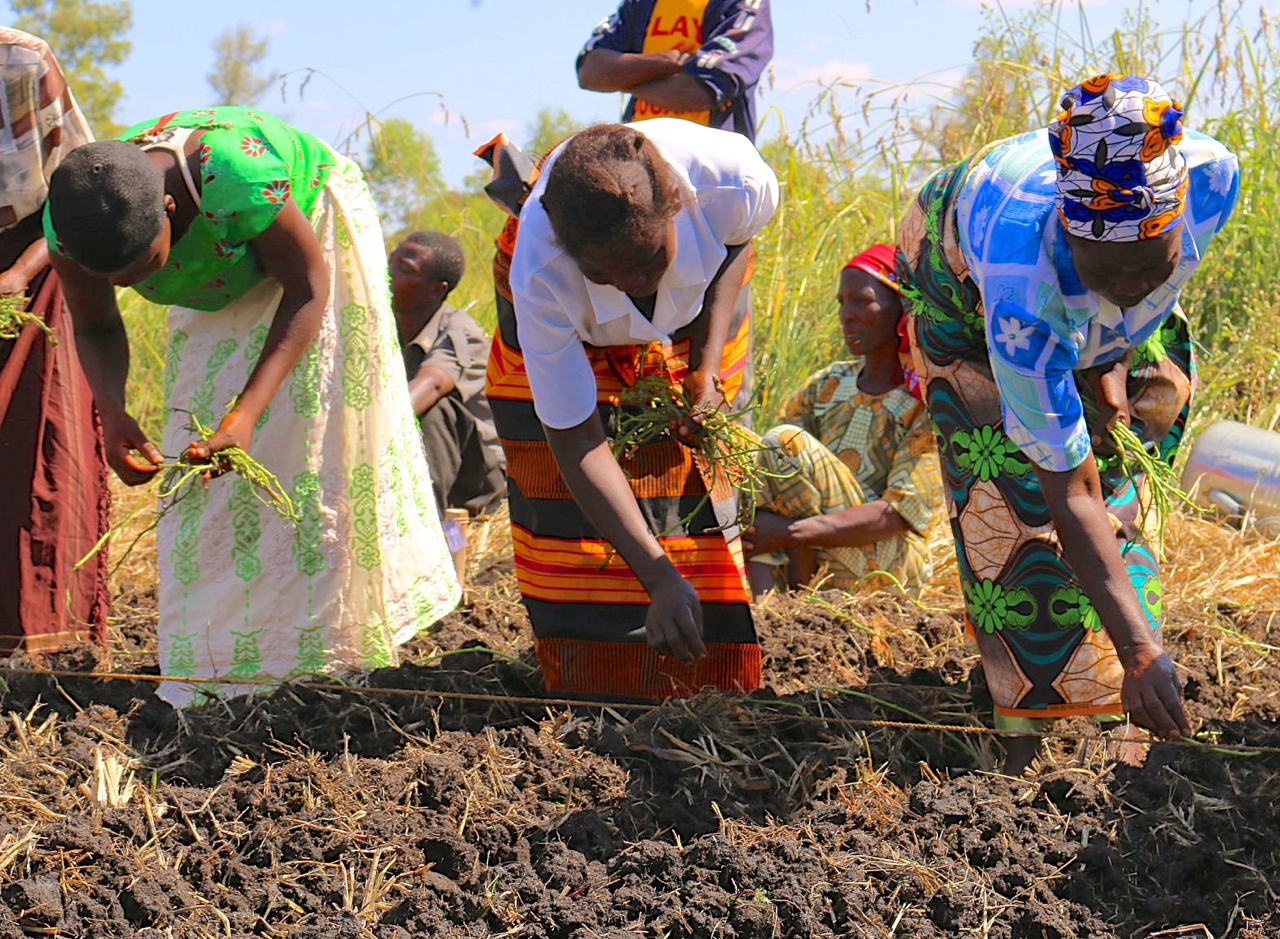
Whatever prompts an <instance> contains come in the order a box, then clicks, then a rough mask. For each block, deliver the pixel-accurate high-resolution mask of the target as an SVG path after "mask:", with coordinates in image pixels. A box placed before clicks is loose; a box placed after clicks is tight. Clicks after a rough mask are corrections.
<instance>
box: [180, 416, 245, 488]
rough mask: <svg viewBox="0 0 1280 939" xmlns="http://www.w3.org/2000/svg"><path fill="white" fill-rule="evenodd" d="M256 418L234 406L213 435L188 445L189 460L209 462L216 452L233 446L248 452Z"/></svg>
mask: <svg viewBox="0 0 1280 939" xmlns="http://www.w3.org/2000/svg"><path fill="white" fill-rule="evenodd" d="M255 423H256V418H255V417H253V416H252V415H249V414H246V413H245V412H244V411H242V410H240V409H239V408H232V409H231V410H230V411H228V412H227V413H226V414H225V415H224V416H223V418H222V422H221V423H220V424H218V429H217V430H216V431H214V433H213V435H212V436H210V437H209V438H208V439H207V440H206V439H196V440H193V441H191V443H190V445H189V446H188V447H187V460H188V462H190V463H209V462H216V461H214V454H215V453H218V452H220V451H222V450H227V449H229V448H231V447H237V448H239V449H240V450H243V451H245V452H246V453H247V452H248V450H249V441H250V439H251V438H252V437H253V425H254V424H255ZM226 471H227V469H226V468H223V467H219V468H218V469H217V470H215V471H214V473H213V475H215V476H218V475H221V474H222V473H224V472H226Z"/></svg>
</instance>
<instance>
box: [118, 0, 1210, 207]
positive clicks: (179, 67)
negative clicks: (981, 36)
mask: <svg viewBox="0 0 1280 939" xmlns="http://www.w3.org/2000/svg"><path fill="white" fill-rule="evenodd" d="M614 2H616V0H550V2H543V3H531V2H527V0H519V2H518V0H415V2H408V0H354V2H353V0H221V2H219V3H216V4H214V3H206V4H199V5H196V4H190V5H188V4H182V3H173V2H171V0H170V2H164V3H162V2H160V0H133V10H134V27H133V30H132V32H131V34H130V38H131V39H132V40H133V53H132V55H131V56H130V58H129V60H128V62H127V63H125V64H124V65H123V66H121V67H119V68H117V69H115V70H114V74H115V75H116V76H117V77H118V78H119V79H120V80H121V81H122V82H123V83H124V86H125V88H126V91H127V96H126V98H125V99H124V101H123V103H122V106H121V108H120V110H119V112H118V115H117V116H118V119H120V120H121V121H123V122H124V123H126V124H128V123H132V122H134V121H137V120H143V119H146V118H149V117H152V116H155V115H158V114H163V113H164V112H166V111H172V110H175V109H178V108H186V107H199V106H201V105H205V104H208V103H209V102H210V98H211V94H212V92H211V91H210V89H209V86H208V84H207V82H206V80H205V76H206V74H207V73H208V71H209V69H210V67H211V65H212V62H213V51H212V41H213V38H214V36H215V35H217V33H219V32H220V31H222V30H223V29H225V28H227V27H229V26H233V25H235V24H236V23H238V22H247V23H249V24H250V25H252V26H253V27H254V29H255V30H257V31H258V32H259V33H260V34H263V35H266V36H267V37H269V38H270V40H271V54H270V57H269V59H268V62H267V64H266V67H267V69H269V70H275V71H277V72H285V73H292V74H291V75H290V77H289V79H288V82H287V86H286V87H287V94H286V98H285V100H284V101H282V100H281V97H280V94H279V91H278V90H273V91H272V92H271V93H270V94H269V96H268V97H267V99H265V100H264V101H263V103H262V105H263V107H266V108H268V109H270V110H273V111H275V112H276V113H278V114H280V115H281V116H283V117H286V118H287V119H288V120H290V121H292V122H293V123H295V124H297V125H299V126H301V127H302V128H304V129H306V130H309V131H311V132H312V133H314V134H317V135H318V136H320V137H322V138H324V139H325V140H328V141H330V142H331V143H338V142H340V141H342V140H343V139H344V138H345V137H347V135H348V134H349V133H350V131H351V129H352V127H353V126H354V125H355V123H356V122H357V121H358V120H359V118H360V116H361V115H362V114H363V109H364V107H368V108H369V109H371V110H373V111H382V113H383V114H384V115H392V114H396V115H401V116H404V117H407V118H409V119H411V120H413V121H414V122H415V123H417V124H419V125H420V126H423V127H425V128H426V129H428V130H429V132H430V133H431V135H432V138H433V140H434V141H435V144H436V148H437V150H438V151H439V154H440V157H441V160H442V163H443V166H444V170H445V174H446V176H447V178H448V179H449V180H450V181H451V182H454V183H457V182H459V181H460V180H461V179H462V178H463V177H464V176H465V175H467V174H468V173H470V172H472V171H473V170H474V169H475V168H476V166H477V163H476V161H475V160H474V158H473V157H472V156H471V151H472V150H473V149H475V148H476V147H477V146H479V145H480V144H481V143H482V142H484V141H485V140H487V139H488V138H489V137H491V136H492V135H493V134H494V133H496V132H498V131H500V130H501V131H506V132H507V133H509V134H511V135H512V136H513V137H514V138H515V139H516V140H517V141H518V140H521V139H523V137H524V135H525V123H526V122H527V121H528V120H529V119H530V118H531V117H532V116H533V114H534V113H535V111H536V110H537V109H538V108H539V107H540V106H543V105H553V106H560V107H564V108H566V109H567V110H569V111H570V112H571V113H572V114H574V115H575V116H577V117H579V118H580V119H582V120H584V121H588V120H605V119H616V118H617V116H618V114H619V113H620V108H621V99H620V97H619V96H617V95H602V94H593V93H591V92H585V91H582V90H581V89H579V88H578V86H577V83H576V80H575V77H574V72H573V62H574V58H575V56H576V55H577V52H578V50H579V49H580V48H581V46H582V43H583V42H584V41H585V40H586V38H587V36H588V35H589V34H590V32H591V30H592V28H593V27H594V26H595V25H596V23H598V22H599V21H600V20H601V19H602V18H603V17H604V16H606V15H607V14H608V13H609V12H611V10H612V9H613V7H612V5H611V4H613V3H614ZM1028 2H1029V0H1012V2H1006V4H1005V6H1006V8H1008V9H1011V10H1012V9H1017V8H1019V7H1023V6H1026V5H1027V4H1028ZM1231 5H1234V4H1231ZM1073 6H1074V4H1073ZM1147 6H1148V7H1149V8H1151V9H1152V10H1153V12H1154V13H1155V15H1156V16H1157V17H1158V18H1159V19H1160V20H1162V21H1169V22H1174V21H1179V20H1181V19H1182V17H1183V16H1184V15H1185V14H1186V13H1187V11H1188V10H1191V11H1192V12H1193V13H1194V12H1199V11H1203V10H1206V9H1208V8H1210V7H1211V6H1212V3H1211V2H1210V0H1192V2H1187V0H1181V2H1175V0H1156V2H1150V0H1148V3H1147ZM1085 8H1086V10H1087V12H1088V15H1089V18H1090V20H1091V22H1092V24H1093V27H1094V30H1095V32H1102V31H1104V30H1106V29H1108V28H1110V27H1112V26H1114V25H1115V24H1116V23H1117V22H1118V21H1119V18H1120V15H1121V11H1122V9H1123V4H1122V3H1119V2H1099V0H1085ZM185 10H190V11H191V12H190V14H189V15H180V14H181V12H182V11H185ZM1074 15H1075V14H1074V13H1072V14H1071V16H1072V17H1074ZM981 18H982V8H981V4H980V3H979V2H978V0H918V2H913V0H872V2H871V3H870V10H868V4H867V3H866V0H774V4H773V20H774V34H775V46H776V49H775V58H774V63H773V69H772V87H771V88H766V89H764V91H763V107H762V108H761V112H762V113H763V112H764V110H765V109H767V108H770V107H773V106H776V108H777V109H778V110H777V112H776V113H777V114H780V115H781V117H782V119H783V120H785V121H787V123H788V126H794V125H795V124H796V123H797V122H798V121H799V120H800V119H801V118H802V116H803V114H804V110H805V105H806V104H807V103H808V102H809V100H810V99H811V98H812V97H813V95H814V93H815V91H816V87H817V86H816V85H815V84H814V83H815V82H816V81H820V80H827V81H830V80H832V79H836V78H841V77H843V78H846V79H858V80H864V81H866V80H871V81H889V82H908V81H912V80H914V79H917V78H918V77H919V76H921V75H930V74H932V75H940V76H942V77H943V78H945V77H946V76H947V75H955V74H958V72H959V70H961V69H962V68H963V67H964V65H965V64H966V63H967V62H968V60H969V59H970V57H971V54H972V48H973V42H974V40H975V39H976V38H977V36H978V29H979V26H980V23H981ZM308 66H309V67H312V68H316V69H319V70H321V71H322V72H323V74H321V75H316V76H315V77H314V78H313V79H312V81H311V82H310V84H309V85H308V86H307V88H306V92H305V95H304V96H302V97H301V98H300V97H299V94H298V91H299V87H298V86H299V82H300V80H301V77H302V73H301V70H303V69H305V68H306V67H308ZM427 92H434V93H437V94H438V95H440V96H443V97H442V98H441V97H436V96H435V95H431V94H423V93H427ZM408 95H416V97H410V98H407V99H406V100H401V101H400V102H399V103H398V104H393V102H395V101H396V100H397V99H401V98H404V97H405V96H408ZM442 104H443V107H442ZM383 109H386V110H383ZM446 109H447V110H446ZM773 119H774V120H776V119H777V118H776V116H775V117H774V118H773ZM775 126H776V125H775ZM468 132H469V136H468Z"/></svg>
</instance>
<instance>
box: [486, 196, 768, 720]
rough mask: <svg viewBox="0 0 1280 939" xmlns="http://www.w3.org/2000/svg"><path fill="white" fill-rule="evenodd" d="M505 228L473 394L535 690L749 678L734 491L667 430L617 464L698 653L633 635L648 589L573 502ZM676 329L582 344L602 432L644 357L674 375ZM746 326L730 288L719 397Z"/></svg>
mask: <svg viewBox="0 0 1280 939" xmlns="http://www.w3.org/2000/svg"><path fill="white" fill-rule="evenodd" d="M514 235H515V223H514V221H513V222H510V223H508V228H507V230H506V231H505V232H504V233H503V237H501V238H500V239H499V242H498V254H497V257H496V258H495V262H494V273H495V281H496V286H497V304H498V329H497V331H496V332H495V334H494V337H493V347H492V351H491V353H490V357H489V370H488V375H487V380H486V383H485V392H486V394H487V395H488V397H489V402H490V405H491V406H492V408H493V418H494V423H495V425H496V426H497V429H498V436H499V437H500V438H501V440H502V447H503V450H504V451H505V452H506V456H507V487H508V488H507V497H508V500H509V502H510V509H511V534H512V541H513V543H514V551H515V563H516V574H517V577H518V580H519V585H520V593H521V595H522V596H523V598H524V603H525V607H526V608H527V610H528V612H529V620H530V623H531V624H532V626H533V633H534V643H535V648H536V651H537V655H538V662H539V664H540V666H541V668H542V676H543V680H544V681H545V683H546V687H547V690H548V691H550V692H552V693H559V694H589V695H608V696H619V697H627V698H650V699H654V698H663V697H668V696H679V695H688V694H693V693H695V692H697V691H698V690H700V689H701V688H703V687H706V686H712V687H715V688H719V689H722V690H725V691H731V692H748V691H752V690H754V689H756V688H758V687H759V686H760V671H761V658H760V647H759V645H758V643H757V641H756V634H755V628H754V625H753V623H752V618H751V608H750V605H749V604H750V592H749V589H748V587H747V584H746V574H745V569H744V566H743V557H742V550H741V546H740V542H739V533H738V531H737V529H736V528H734V527H733V522H734V519H735V517H736V514H737V503H736V496H735V492H734V490H733V489H732V487H730V486H729V484H728V481H727V480H726V479H725V478H724V475H723V473H713V472H712V471H711V470H710V468H709V467H707V466H706V465H705V464H703V463H702V461H701V459H700V457H698V456H697V455H695V454H694V452H693V451H692V450H690V449H689V448H688V447H685V446H683V445H681V444H679V443H677V442H676V441H674V440H671V439H664V440H660V441H657V442H654V443H651V444H648V445H646V446H643V447H640V448H639V449H638V450H637V451H636V452H635V453H634V454H632V455H630V456H627V457H624V458H622V459H621V460H620V462H621V465H622V469H623V471H624V472H625V473H626V475H627V478H628V479H629V481H630V483H631V491H632V493H634V495H635V497H636V501H637V503H639V506H640V510H641V512H642V513H643V514H644V516H645V519H646V520H647V521H648V524H649V528H650V530H651V531H652V532H653V533H654V535H655V536H656V537H657V538H658V542H659V543H660V544H661V545H662V548H663V550H664V551H665V552H666V554H667V557H669V558H670V559H671V561H672V563H673V564H674V565H675V566H676V569H677V570H679V572H680V573H681V575H683V576H684V578H685V579H686V580H688V581H689V583H690V584H692V585H693V588H694V589H695V590H696V591H697V593H698V598H699V600H701V601H702V612H703V639H704V642H705V643H706V647H707V655H706V656H705V657H703V658H701V659H698V660H695V661H694V662H692V663H690V664H685V663H683V662H681V661H680V660H679V659H675V658H671V657H668V656H663V655H659V654H658V653H656V652H655V651H654V650H653V649H652V648H651V647H650V646H649V644H648V643H647V642H646V641H645V639H644V636H643V627H644V621H645V616H646V614H647V613H648V609H649V596H648V594H647V593H646V592H645V589H644V587H643V586H642V585H641V584H640V581H639V580H638V579H637V578H636V576H635V574H633V573H632V572H631V569H630V568H629V567H628V566H627V564H626V562H625V561H623V559H622V558H621V557H620V556H619V555H618V554H617V553H616V552H615V551H614V550H613V547H612V545H611V544H610V543H609V542H608V541H606V540H605V539H604V538H602V537H601V536H600V533H599V532H598V531H596V529H595V527H594V526H593V525H592V524H591V522H590V521H588V520H587V518H586V516H585V515H584V514H583V513H582V510H581V509H580V508H578V504H577V502H575V501H574V498H573V495H572V494H571V493H570V492H569V488H568V486H567V485H566V484H565V482H564V479H563V477H562V476H561V475H560V470H559V468H558V467H557V465H556V461H555V457H554V456H553V455H552V453H551V447H550V446H549V444H548V443H547V439H546V436H545V434H544V433H543V428H542V423H541V422H540V421H539V420H538V417H537V414H536V413H535V412H534V405H533V394H532V392H531V391H530V388H529V380H528V377H527V375H526V373H525V368H524V358H523V356H522V355H521V352H520V344H519V339H518V338H517V335H516V318H515V308H514V306H513V305H512V302H511V296H510V287H509V286H508V285H507V277H506V274H507V271H508V270H509V264H510V257H511V254H510V252H511V249H513V248H514ZM743 293H744V294H745V291H744V292H743ZM685 333H687V330H686V331H681V332H678V333H676V334H675V335H674V336H672V341H671V342H670V343H669V344H665V345H659V344H654V346H653V347H650V348H646V347H644V346H639V345H634V346H631V345H629V346H611V347H607V348H598V347H595V346H587V347H586V351H587V355H588V356H589V357H590V360H591V364H592V366H593V368H594V370H595V375H596V394H597V397H596V400H597V404H598V408H599V414H600V418H601V420H602V421H603V423H604V427H605V433H606V434H608V435H610V436H612V434H613V420H614V419H613V409H614V406H615V405H616V404H617V402H618V396H619V394H620V393H621V392H622V390H623V388H624V387H625V386H627V385H630V384H631V383H633V382H634V381H635V380H636V377H637V376H638V375H640V374H644V373H646V372H647V371H648V369H646V367H645V364H644V363H646V362H650V363H652V361H653V359H654V358H655V357H658V358H659V360H660V361H661V362H664V363H665V369H666V371H667V374H668V375H669V376H670V377H671V379H672V380H673V381H675V382H679V381H680V380H682V379H683V377H684V375H685V374H686V373H687V371H688V362H689V348H690V340H689V338H688V335H687V334H685ZM749 334H750V319H749V317H748V316H747V315H746V300H745V297H744V296H741V295H740V297H739V306H738V309H737V310H736V311H735V319H734V322H733V324H732V328H731V329H730V338H729V341H728V342H727V343H726V344H725V351H724V358H723V369H722V376H723V380H724V385H725V392H726V396H727V397H728V398H729V400H731V401H732V400H734V398H735V395H736V394H737V393H738V391H739V389H740V386H741V383H742V378H743V374H744V372H745V370H746V367H747V359H748V344H749ZM695 510H696V511H695ZM690 516H692V517H690ZM684 519H688V520H687V522H686V521H683V520H684Z"/></svg>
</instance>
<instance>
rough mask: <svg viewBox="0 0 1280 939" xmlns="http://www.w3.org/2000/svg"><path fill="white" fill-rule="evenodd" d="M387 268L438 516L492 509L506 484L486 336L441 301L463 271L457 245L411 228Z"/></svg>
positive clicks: (411, 394)
mask: <svg viewBox="0 0 1280 939" xmlns="http://www.w3.org/2000/svg"><path fill="white" fill-rule="evenodd" d="M390 267H391V307H392V309H393V310H394V311H395V314H396V327H397V329H398V330H399V333H400V346H401V350H402V351H403V353H404V366H405V371H406V372H407V373H408V376H409V398H410V401H411V402H412V404H413V412H414V414H416V415H417V416H418V422H419V424H420V425H421V427H422V443H423V446H424V448H425V449H426V452H427V465H428V466H429V467H430V469H431V480H432V482H433V483H434V484H435V493H436V503H437V507H438V508H439V509H440V515H441V517H443V516H444V510H445V509H446V508H449V507H451V508H465V509H466V510H467V511H469V512H470V513H471V514H472V515H480V514H482V513H484V512H487V511H490V510H492V509H494V508H497V505H498V503H499V502H500V501H501V499H502V497H503V495H504V494H505V493H506V490H507V484H506V478H505V476H504V475H503V468H504V465H505V460H504V457H503V455H502V447H501V446H500V445H499V443H498V435H497V432H496V431H495V430H494V428H493V414H492V412H491V411H490V409H489V401H488V399H487V398H486V397H485V395H484V373H485V364H486V362H487V361H488V358H489V337H488V336H486V335H485V332H484V330H482V329H481V328H480V326H479V325H478V324H477V323H476V321H475V320H473V319H472V318H471V317H470V316H468V315H467V314H466V313H464V312H462V311H461V310H459V309H457V308H456V307H453V306H450V305H449V304H447V303H445V302H444V301H445V298H446V297H448V296H449V293H450V291H452V290H453V288H454V287H456V286H457V285H458V281H460V280H461V279H462V274H463V271H464V270H465V269H466V261H465V259H464V258H463V256H462V248H461V247H459V245H458V243H457V242H456V241H454V240H453V239H452V238H450V237H449V236H448V235H446V234H443V233H442V232H436V231H416V232H413V233H412V234H411V235H409V236H408V237H407V238H405V240H404V241H402V242H400V244H399V245H398V246H397V247H396V249H395V251H393V252H391V259H390Z"/></svg>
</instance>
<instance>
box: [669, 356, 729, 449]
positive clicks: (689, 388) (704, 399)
mask: <svg viewBox="0 0 1280 939" xmlns="http://www.w3.org/2000/svg"><path fill="white" fill-rule="evenodd" d="M684 391H685V394H686V395H687V396H688V402H689V411H688V413H687V414H684V415H683V416H681V417H678V418H676V419H675V420H673V421H672V422H671V434H672V436H673V437H675V438H676V440H678V441H680V442H681V443H682V444H684V445H685V446H686V447H690V448H695V449H696V448H697V447H698V446H699V442H700V440H701V436H702V435H701V430H702V423H703V421H705V420H706V419H707V415H708V414H711V413H713V412H715V411H719V410H721V409H723V408H724V405H725V397H724V386H723V385H721V384H720V376H719V375H716V374H714V373H712V372H707V371H703V370H701V369H695V370H693V371H690V372H689V374H687V375H686V376H685V378H684Z"/></svg>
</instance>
